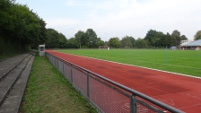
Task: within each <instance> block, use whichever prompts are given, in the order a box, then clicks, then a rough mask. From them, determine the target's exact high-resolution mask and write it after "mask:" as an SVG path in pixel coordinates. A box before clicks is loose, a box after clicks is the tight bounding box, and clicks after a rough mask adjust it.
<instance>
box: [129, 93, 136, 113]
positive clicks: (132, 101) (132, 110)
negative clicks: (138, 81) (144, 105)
mask: <svg viewBox="0 0 201 113" xmlns="http://www.w3.org/2000/svg"><path fill="white" fill-rule="evenodd" d="M130 113H137V99H136V96H135V95H133V94H132V96H131V97H130Z"/></svg>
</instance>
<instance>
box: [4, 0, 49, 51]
mask: <svg viewBox="0 0 201 113" xmlns="http://www.w3.org/2000/svg"><path fill="white" fill-rule="evenodd" d="M0 8H1V10H0V15H1V16H0V37H1V42H7V43H8V44H6V45H4V46H7V49H6V51H9V50H8V48H10V49H11V50H15V52H16V51H18V50H19V51H24V50H28V49H29V48H30V46H32V47H36V45H37V44H39V43H43V42H44V40H45V39H44V38H45V31H46V28H45V26H46V24H45V22H44V21H43V20H42V19H41V18H39V16H38V15H37V14H36V13H34V12H33V11H32V10H30V9H29V8H28V7H27V6H26V5H20V4H15V3H14V0H1V1H0ZM1 45H2V44H1ZM11 45H12V46H11ZM8 46H10V47H8ZM0 51H4V50H0Z"/></svg>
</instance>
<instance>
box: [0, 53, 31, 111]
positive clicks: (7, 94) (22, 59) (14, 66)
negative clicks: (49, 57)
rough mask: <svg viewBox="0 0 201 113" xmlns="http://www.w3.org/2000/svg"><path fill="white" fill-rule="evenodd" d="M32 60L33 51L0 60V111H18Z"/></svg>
mask: <svg viewBox="0 0 201 113" xmlns="http://www.w3.org/2000/svg"><path fill="white" fill-rule="evenodd" d="M33 60H34V53H27V54H22V55H18V56H16V57H13V58H10V59H7V60H5V61H2V62H0V113H18V111H19V108H20V104H21V100H22V97H23V95H24V92H25V88H26V84H27V81H28V78H29V74H30V71H31V66H32V63H33Z"/></svg>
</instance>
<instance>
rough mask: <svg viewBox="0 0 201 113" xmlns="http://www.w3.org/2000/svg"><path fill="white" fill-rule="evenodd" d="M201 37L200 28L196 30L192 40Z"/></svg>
mask: <svg viewBox="0 0 201 113" xmlns="http://www.w3.org/2000/svg"><path fill="white" fill-rule="evenodd" d="M199 39H201V30H199V31H197V33H196V34H195V36H194V40H199Z"/></svg>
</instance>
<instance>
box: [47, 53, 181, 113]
mask: <svg viewBox="0 0 201 113" xmlns="http://www.w3.org/2000/svg"><path fill="white" fill-rule="evenodd" d="M46 57H47V58H48V59H49V61H50V62H51V63H52V64H53V65H54V66H55V67H56V68H58V70H59V71H60V72H61V73H62V74H63V75H64V76H65V77H66V79H67V80H68V81H69V82H71V84H72V85H73V86H74V87H75V88H76V89H77V90H79V91H80V92H81V94H82V95H83V96H85V97H86V99H87V100H88V101H89V102H90V103H91V104H93V105H94V106H95V107H96V108H97V109H98V110H99V112H102V113H167V112H169V113H171V112H172V113H184V112H183V111H181V110H178V109H176V108H174V107H171V106H169V105H167V104H165V103H162V102H160V101H158V100H155V99H153V98H151V97H149V96H147V95H145V94H142V93H140V92H138V91H136V90H133V89H130V88H128V87H126V86H123V85H121V84H119V83H117V82H114V81H112V80H109V79H107V78H105V77H103V76H101V75H99V74H96V73H93V72H91V71H90V70H87V69H85V68H82V67H80V66H78V65H76V64H73V63H70V62H68V61H65V60H63V59H61V58H59V57H56V56H54V55H52V54H50V53H47V52H46Z"/></svg>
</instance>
